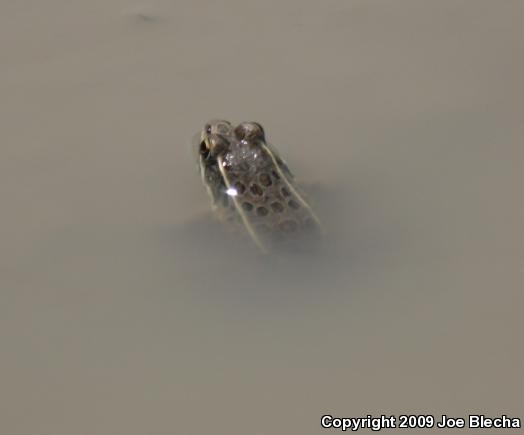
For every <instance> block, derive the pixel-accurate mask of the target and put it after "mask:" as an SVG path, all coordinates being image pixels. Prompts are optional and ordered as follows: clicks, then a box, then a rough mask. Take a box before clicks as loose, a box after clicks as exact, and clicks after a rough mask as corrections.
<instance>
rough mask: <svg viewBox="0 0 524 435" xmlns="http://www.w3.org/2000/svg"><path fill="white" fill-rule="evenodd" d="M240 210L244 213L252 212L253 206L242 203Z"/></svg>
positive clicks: (248, 203)
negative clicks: (244, 211)
mask: <svg viewBox="0 0 524 435" xmlns="http://www.w3.org/2000/svg"><path fill="white" fill-rule="evenodd" d="M242 208H243V209H244V210H246V211H251V210H253V204H251V203H250V202H243V203H242Z"/></svg>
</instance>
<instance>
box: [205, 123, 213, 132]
mask: <svg viewBox="0 0 524 435" xmlns="http://www.w3.org/2000/svg"><path fill="white" fill-rule="evenodd" d="M204 131H205V132H206V134H211V125H210V124H206V125H205V127H204Z"/></svg>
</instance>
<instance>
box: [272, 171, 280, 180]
mask: <svg viewBox="0 0 524 435" xmlns="http://www.w3.org/2000/svg"><path fill="white" fill-rule="evenodd" d="M271 175H273V177H275V180H280V175H278V172H277V171H275V170H273V171H271Z"/></svg>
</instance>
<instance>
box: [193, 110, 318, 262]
mask: <svg viewBox="0 0 524 435" xmlns="http://www.w3.org/2000/svg"><path fill="white" fill-rule="evenodd" d="M194 142H195V143H194V147H195V148H196V149H195V151H196V155H197V163H198V170H199V172H200V177H201V179H202V183H203V185H204V186H205V187H206V190H207V192H208V194H209V197H210V200H211V207H212V210H213V212H214V214H215V215H216V217H217V218H218V220H219V221H220V222H221V223H222V224H223V225H225V226H226V227H227V228H229V229H232V230H235V231H236V232H241V233H243V234H246V235H247V236H248V237H249V238H250V239H251V240H252V241H253V242H254V244H255V245H256V246H257V247H258V248H259V250H260V251H261V252H263V253H270V252H275V251H277V250H282V249H287V248H289V247H296V246H306V244H304V242H305V241H308V242H309V241H311V240H318V239H320V238H321V236H322V234H323V233H324V229H323V227H322V224H321V222H320V219H319V218H318V216H317V214H316V213H315V212H314V211H313V208H312V207H311V205H310V204H309V202H308V201H307V200H306V197H305V195H304V194H303V193H302V190H301V188H300V187H299V186H298V184H297V182H296V181H295V176H294V175H293V173H292V172H291V170H290V169H289V166H288V164H287V163H286V161H285V160H284V159H283V158H282V157H281V156H280V153H279V152H278V150H277V148H276V147H275V146H274V145H272V144H270V143H269V142H268V141H267V140H266V133H265V131H264V128H263V127H262V125H261V124H260V123H258V122H252V121H249V122H241V123H239V124H237V125H233V124H232V123H231V122H229V121H226V120H223V119H215V120H211V121H209V122H207V123H205V125H204V127H203V128H202V130H201V132H200V135H199V136H197V140H196V141H194ZM307 246H309V243H308V244H307Z"/></svg>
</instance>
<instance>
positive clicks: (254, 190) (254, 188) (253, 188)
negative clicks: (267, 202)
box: [250, 184, 264, 196]
mask: <svg viewBox="0 0 524 435" xmlns="http://www.w3.org/2000/svg"><path fill="white" fill-rule="evenodd" d="M250 190H251V193H253V195H258V196H261V195H262V194H263V193H264V192H263V191H262V188H261V187H260V186H259V185H258V184H252V185H251V187H250Z"/></svg>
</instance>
